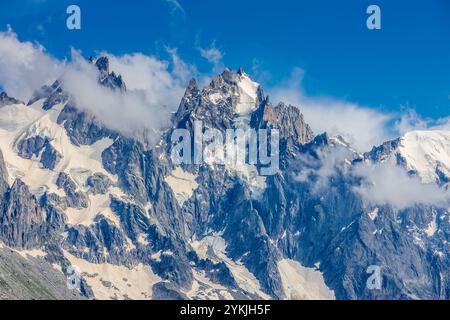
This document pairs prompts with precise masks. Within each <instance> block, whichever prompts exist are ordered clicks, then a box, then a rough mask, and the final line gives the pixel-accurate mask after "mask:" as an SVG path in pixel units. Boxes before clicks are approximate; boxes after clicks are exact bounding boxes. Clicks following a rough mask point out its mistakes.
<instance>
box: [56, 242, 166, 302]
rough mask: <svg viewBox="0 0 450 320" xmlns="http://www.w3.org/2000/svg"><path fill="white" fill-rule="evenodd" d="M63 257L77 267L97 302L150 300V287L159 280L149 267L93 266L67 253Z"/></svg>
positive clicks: (104, 264)
mask: <svg viewBox="0 0 450 320" xmlns="http://www.w3.org/2000/svg"><path fill="white" fill-rule="evenodd" d="M64 256H65V257H66V258H67V259H68V260H69V261H70V263H71V264H72V266H74V267H77V268H78V269H79V271H80V272H81V275H82V276H83V278H84V279H85V280H86V282H87V284H88V285H89V286H90V287H91V288H92V291H93V292H94V295H95V298H96V299H99V300H110V299H133V300H150V299H151V298H152V287H153V285H154V284H155V283H158V282H160V281H162V280H161V278H160V277H158V276H157V275H155V274H154V273H153V271H152V269H151V268H150V267H149V266H146V265H143V264H139V265H137V266H135V267H134V268H132V269H129V268H127V267H124V266H116V265H113V264H107V263H103V264H94V263H89V262H87V261H86V260H83V259H79V258H76V257H75V256H73V255H71V254H70V253H68V252H67V251H64Z"/></svg>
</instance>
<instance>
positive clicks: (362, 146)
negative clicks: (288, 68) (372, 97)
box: [269, 68, 393, 151]
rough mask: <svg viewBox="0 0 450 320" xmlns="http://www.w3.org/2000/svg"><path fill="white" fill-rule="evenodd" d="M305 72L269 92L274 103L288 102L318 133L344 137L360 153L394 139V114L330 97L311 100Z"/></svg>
mask: <svg viewBox="0 0 450 320" xmlns="http://www.w3.org/2000/svg"><path fill="white" fill-rule="evenodd" d="M303 75H304V72H303V70H302V69H300V68H295V69H294V70H293V72H292V74H291V77H290V78H289V79H288V80H287V81H284V82H283V83H280V84H279V85H277V86H275V87H273V88H271V89H269V92H270V95H271V97H272V100H273V101H276V102H278V101H284V102H286V103H289V104H292V105H294V106H297V107H299V108H300V110H301V111H302V112H303V114H304V115H305V121H306V122H307V123H308V124H309V125H310V126H311V127H312V129H313V130H314V132H315V133H316V134H317V133H322V132H327V133H329V134H331V135H341V136H342V137H344V138H345V140H346V141H347V142H350V143H351V144H352V145H354V146H355V147H356V148H357V149H358V150H360V151H367V150H370V149H371V148H372V147H373V146H375V145H379V144H381V143H382V142H384V141H386V140H388V139H390V138H392V132H390V130H389V123H390V121H392V120H393V115H392V114H386V113H383V112H380V111H377V110H375V109H371V108H367V107H363V106H360V105H357V104H353V103H349V102H346V101H341V100H338V99H334V98H327V97H310V96H307V95H306V94H305V93H304V91H303V89H302V85H301V84H302V79H303Z"/></svg>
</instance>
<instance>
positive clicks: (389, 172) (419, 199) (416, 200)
mask: <svg viewBox="0 0 450 320" xmlns="http://www.w3.org/2000/svg"><path fill="white" fill-rule="evenodd" d="M354 174H355V175H356V176H358V177H360V178H363V182H362V183H361V185H360V186H358V187H355V191H356V192H357V193H359V194H360V195H361V196H362V197H363V198H364V199H365V200H366V201H368V202H369V203H371V204H379V205H384V204H387V205H391V206H393V207H394V208H396V209H404V208H408V207H412V206H413V205H434V206H441V207H444V208H447V207H448V205H449V203H450V190H445V189H443V188H440V187H439V186H438V185H436V184H434V183H433V184H423V183H422V182H421V181H420V178H419V177H417V176H410V175H408V173H407V172H406V170H405V169H404V168H401V167H399V166H397V165H394V164H389V163H381V164H378V163H377V164H369V163H362V164H359V165H357V166H356V168H355V170H354Z"/></svg>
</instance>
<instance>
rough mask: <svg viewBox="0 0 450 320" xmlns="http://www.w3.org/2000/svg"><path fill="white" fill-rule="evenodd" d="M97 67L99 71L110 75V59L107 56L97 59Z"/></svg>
mask: <svg viewBox="0 0 450 320" xmlns="http://www.w3.org/2000/svg"><path fill="white" fill-rule="evenodd" d="M95 66H96V67H97V69H98V70H99V71H103V72H106V73H109V59H108V57H106V56H102V57H100V58H98V59H97V61H96V62H95Z"/></svg>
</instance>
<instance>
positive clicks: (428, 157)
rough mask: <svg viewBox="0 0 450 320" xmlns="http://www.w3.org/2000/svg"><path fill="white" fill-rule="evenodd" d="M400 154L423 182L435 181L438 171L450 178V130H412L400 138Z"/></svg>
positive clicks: (437, 177)
mask: <svg viewBox="0 0 450 320" xmlns="http://www.w3.org/2000/svg"><path fill="white" fill-rule="evenodd" d="M398 149H399V153H400V155H401V156H402V157H403V158H404V159H405V160H406V164H407V167H408V169H410V170H414V171H416V172H417V173H418V175H419V176H420V178H421V179H422V181H423V182H425V183H429V182H435V181H436V180H437V179H439V176H438V172H441V173H442V174H444V175H445V176H446V177H449V178H450V131H412V132H408V133H406V134H405V135H404V136H403V137H402V138H401V139H400V145H399V147H398Z"/></svg>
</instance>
